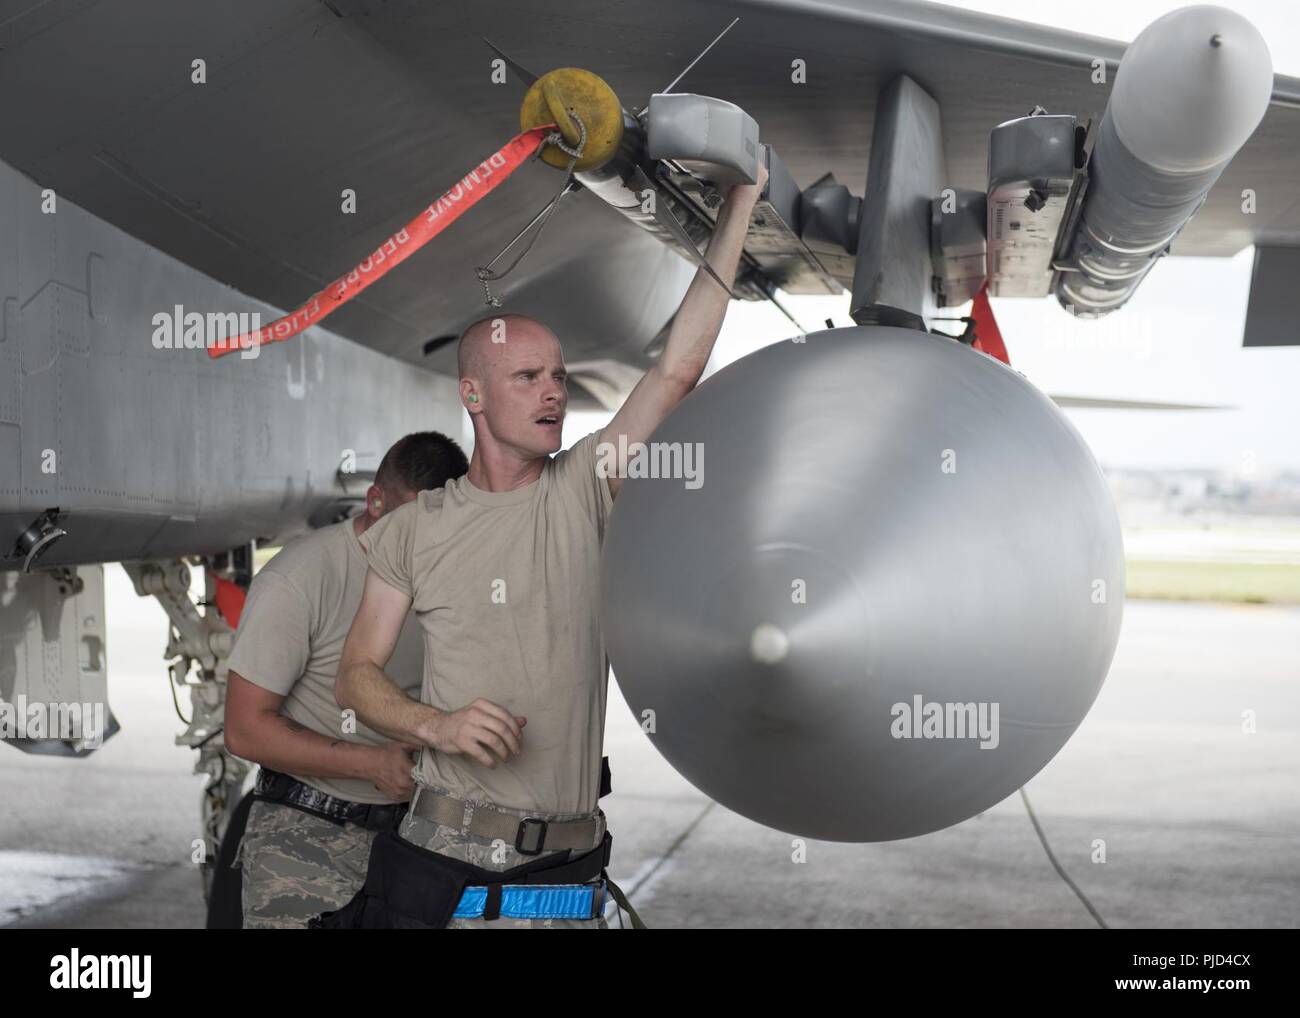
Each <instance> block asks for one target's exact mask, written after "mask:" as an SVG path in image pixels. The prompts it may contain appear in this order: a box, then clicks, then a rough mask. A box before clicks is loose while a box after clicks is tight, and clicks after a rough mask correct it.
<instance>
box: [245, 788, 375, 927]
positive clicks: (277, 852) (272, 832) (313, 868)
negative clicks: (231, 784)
mask: <svg viewBox="0 0 1300 1018" xmlns="http://www.w3.org/2000/svg"><path fill="white" fill-rule="evenodd" d="M376 833H377V832H375V831H368V830H366V829H365V828H364V827H361V826H360V825H358V824H349V823H345V824H336V823H333V822H331V821H329V820H324V819H321V818H320V817H315V816H312V815H311V814H310V813H304V812H303V811H302V810H300V809H294V808H293V807H292V806H285V805H282V804H280V803H274V802H262V801H258V802H255V803H253V808H252V810H250V811H249V814H248V826H247V828H245V830H244V840H243V842H242V843H241V844H240V846H239V856H238V862H237V864H238V865H239V866H240V867H241V868H242V870H243V884H244V892H243V893H244V929H249V930H252V929H263V930H270V929H279V930H284V929H289V930H294V929H297V930H301V929H305V928H306V926H307V920H308V919H311V918H312V917H314V916H316V915H319V914H320V913H321V912H332V911H333V910H335V909H338V908H342V907H343V906H344V905H346V904H347V903H348V902H349V901H351V900H352V897H353V895H355V894H356V893H357V892H358V891H359V890H361V885H362V884H364V883H365V881H366V866H367V864H368V863H369V861H370V843H371V842H372V841H373V840H374V837H375V834H376Z"/></svg>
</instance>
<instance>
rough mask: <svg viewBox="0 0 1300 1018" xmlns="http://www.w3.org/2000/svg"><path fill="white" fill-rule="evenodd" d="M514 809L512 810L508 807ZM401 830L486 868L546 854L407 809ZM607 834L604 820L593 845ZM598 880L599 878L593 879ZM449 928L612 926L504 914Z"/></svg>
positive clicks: (542, 816) (457, 922) (433, 849)
mask: <svg viewBox="0 0 1300 1018" xmlns="http://www.w3.org/2000/svg"><path fill="white" fill-rule="evenodd" d="M507 812H513V811H507ZM519 816H520V818H521V819H522V818H523V817H525V816H535V817H538V818H540V819H543V820H546V819H554V818H553V817H548V816H547V815H546V814H544V813H522V812H521V813H519ZM398 834H400V835H401V836H402V837H403V838H404V839H405V840H407V841H409V842H411V844H413V845H418V846H420V847H421V848H427V849H428V850H429V851H431V852H437V853H438V854H439V855H445V856H450V857H451V858H453V859H459V860H461V861H462V862H467V863H470V864H471V865H474V866H478V867H480V868H481V869H485V870H498V871H500V870H508V869H512V868H513V867H515V866H520V865H523V864H524V863H526V862H531V861H533V860H534V859H538V858H543V857H541V856H531V855H523V854H522V853H520V852H519V851H518V850H517V849H516V848H515V847H514V846H513V845H507V844H505V843H504V842H502V841H496V842H495V843H494V842H493V841H492V840H490V839H488V838H480V837H477V836H475V835H470V834H462V833H461V832H460V831H459V830H457V829H456V828H454V827H447V826H446V825H445V824H440V823H436V822H434V821H432V820H426V819H425V818H424V817H419V816H415V815H414V814H412V813H408V814H407V815H406V817H405V818H404V819H403V820H402V825H401V827H399V828H398ZM604 836H605V827H604V824H601V826H600V829H599V831H598V832H597V837H596V841H595V842H594V843H593V845H592V847H593V848H595V847H596V845H598V844H600V841H601V839H603V838H604ZM591 882H592V883H599V881H591ZM447 929H449V930H510V929H548V930H549V929H556V930H559V929H565V930H606V929H609V926H608V925H607V924H606V922H605V920H604V918H603V917H600V918H596V919H509V918H506V917H505V916H502V917H501V918H500V919H453V920H452V921H451V922H449V923H448V924H447Z"/></svg>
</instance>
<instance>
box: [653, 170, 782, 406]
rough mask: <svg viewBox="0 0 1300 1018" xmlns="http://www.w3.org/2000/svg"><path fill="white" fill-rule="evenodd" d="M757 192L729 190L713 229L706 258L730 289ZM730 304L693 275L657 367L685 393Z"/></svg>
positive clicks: (700, 275)
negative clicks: (729, 192)
mask: <svg viewBox="0 0 1300 1018" xmlns="http://www.w3.org/2000/svg"><path fill="white" fill-rule="evenodd" d="M758 193H759V189H758V188H757V187H753V186H745V185H741V186H738V187H736V188H733V189H732V193H731V194H730V196H728V198H727V201H726V202H725V203H724V204H723V206H722V208H721V209H720V210H719V212H718V219H717V222H716V223H715V224H714V228H713V237H712V238H711V239H710V240H709V249H708V252H707V253H706V255H705V258H706V259H707V260H708V263H709V264H710V265H711V266H712V267H713V271H714V272H716V273H717V274H718V277H719V278H720V279H721V280H722V281H723V282H724V283H726V284H727V285H728V286H730V285H731V283H732V282H733V281H734V280H735V278H736V267H737V266H738V265H739V264H740V254H741V251H742V250H743V249H744V246H745V236H746V233H747V232H748V230H749V217H750V215H751V214H752V213H753V211H754V203H755V202H756V201H757V200H758ZM730 299H731V297H730V294H728V293H727V291H725V290H723V289H722V287H720V286H719V285H718V282H717V280H716V279H714V278H713V277H712V276H710V275H709V274H708V272H706V271H705V270H704V269H703V268H700V269H698V270H696V273H695V278H694V279H693V280H692V281H691V285H690V288H689V289H688V290H687V291H686V296H685V297H684V298H683V299H682V305H681V307H680V308H679V309H678V311H677V316H676V317H675V318H674V319H673V325H672V328H671V329H670V330H669V333H668V342H667V343H666V344H665V345H664V352H663V355H662V356H661V357H660V358H659V361H658V363H657V367H658V369H659V370H660V371H662V372H663V373H664V374H665V375H667V376H668V377H670V378H674V379H680V380H681V381H682V382H683V383H685V384H686V385H687V388H688V389H689V388H692V387H694V385H695V383H696V382H698V381H699V378H700V375H701V374H703V373H704V366H705V365H706V364H707V363H708V361H709V355H710V354H711V353H712V352H713V344H714V343H715V342H716V341H717V338H718V333H719V332H720V331H721V330H722V320H723V318H724V317H725V316H726V314H727V302H728V301H729V300H730Z"/></svg>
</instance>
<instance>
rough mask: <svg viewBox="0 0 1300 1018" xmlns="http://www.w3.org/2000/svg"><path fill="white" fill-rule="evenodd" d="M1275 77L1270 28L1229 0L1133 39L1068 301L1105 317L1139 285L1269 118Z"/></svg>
mask: <svg viewBox="0 0 1300 1018" xmlns="http://www.w3.org/2000/svg"><path fill="white" fill-rule="evenodd" d="M1272 89H1273V67H1272V61H1271V59H1270V57H1269V52H1268V46H1267V44H1266V43H1265V42H1264V38H1263V36H1261V35H1260V33H1259V31H1258V30H1257V29H1256V28H1255V26H1254V25H1252V24H1251V23H1250V22H1249V21H1247V20H1246V19H1245V18H1243V17H1242V16H1241V15H1240V14H1237V13H1235V12H1233V11H1230V10H1227V9H1226V8H1223V7H1211V6H1196V7H1184V8H1181V9H1179V10H1176V11H1172V12H1170V13H1169V14H1166V15H1165V16H1164V17H1162V18H1159V19H1158V20H1156V21H1154V22H1152V23H1151V24H1150V25H1148V26H1147V28H1146V29H1145V30H1144V31H1143V32H1142V33H1141V34H1140V35H1139V36H1138V37H1137V38H1136V39H1135V40H1133V43H1132V44H1131V45H1130V46H1129V48H1128V50H1127V51H1125V53H1124V58H1123V60H1121V62H1120V65H1119V71H1118V73H1117V75H1116V78H1115V87H1114V90H1113V91H1112V93H1111V96H1110V102H1109V103H1108V104H1107V106H1106V112H1105V114H1104V116H1103V117H1102V120H1101V124H1100V126H1099V127H1098V129H1097V138H1096V143H1095V145H1094V147H1093V152H1092V156H1091V159H1090V160H1089V163H1088V186H1087V191H1086V193H1085V196H1084V199H1083V205H1082V210H1081V213H1080V215H1079V217H1078V220H1077V226H1076V228H1075V230H1074V231H1073V235H1072V236H1071V237H1069V238H1068V240H1067V244H1066V246H1065V247H1064V250H1063V258H1062V259H1061V260H1060V261H1058V263H1057V264H1056V266H1055V268H1056V269H1057V270H1058V273H1059V274H1058V278H1057V282H1056V295H1057V299H1058V300H1059V301H1060V302H1061V304H1062V305H1063V306H1064V307H1065V308H1066V309H1067V310H1069V311H1071V312H1072V313H1073V314H1076V315H1079V316H1082V317H1097V316H1100V315H1104V314H1107V313H1108V312H1110V311H1113V310H1114V309H1115V308H1117V307H1119V306H1120V305H1122V304H1123V303H1125V301H1127V300H1128V299H1129V297H1131V296H1132V294H1133V291H1134V290H1135V289H1136V288H1137V286H1138V284H1139V283H1140V282H1141V281H1142V279H1143V277H1144V276H1145V275H1146V274H1147V272H1148V271H1149V270H1150V269H1151V266H1152V265H1153V264H1154V263H1155V260H1156V259H1157V258H1159V257H1160V256H1161V255H1163V254H1164V253H1166V252H1167V251H1168V250H1169V247H1170V245H1171V244H1172V242H1173V240H1174V238H1175V237H1176V236H1177V235H1178V233H1179V231H1180V230H1182V228H1183V226H1184V225H1186V223H1187V222H1188V220H1190V219H1191V218H1192V216H1193V215H1194V214H1195V213H1196V211H1197V210H1198V209H1199V208H1200V207H1201V205H1202V204H1203V203H1204V201H1205V197H1206V195H1207V194H1208V193H1209V191H1210V188H1211V187H1213V186H1214V183H1215V181H1217V180H1218V179H1219V176H1220V174H1222V173H1223V171H1224V169H1225V168H1226V167H1227V165H1228V163H1229V162H1230V161H1231V160H1232V158H1233V156H1235V155H1236V154H1237V152H1238V151H1239V150H1240V149H1241V147H1242V145H1244V144H1245V143H1246V140H1247V139H1248V138H1249V137H1250V136H1251V134H1252V133H1253V132H1254V130H1255V128H1256V127H1257V126H1258V125H1259V122H1260V121H1261V120H1262V119H1263V117H1264V113H1265V111H1266V110H1267V108H1268V103H1269V98H1270V96H1271V94H1272Z"/></svg>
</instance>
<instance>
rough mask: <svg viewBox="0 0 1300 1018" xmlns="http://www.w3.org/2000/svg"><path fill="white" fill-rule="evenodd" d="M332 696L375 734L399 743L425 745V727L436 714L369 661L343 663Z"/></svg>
mask: <svg viewBox="0 0 1300 1018" xmlns="http://www.w3.org/2000/svg"><path fill="white" fill-rule="evenodd" d="M335 695H336V697H337V699H338V702H339V706H341V707H350V708H352V709H353V710H355V711H356V712H357V717H358V718H360V719H361V720H362V721H364V722H365V723H366V724H367V725H369V726H370V727H371V728H373V729H374V730H375V731H377V732H383V734H385V735H387V736H388V737H389V738H391V739H397V740H399V741H401V742H410V743H417V744H427V738H426V737H427V735H428V725H429V723H430V722H431V721H433V720H434V719H435V718H437V717H438V715H439V713H440V712H439V711H437V710H435V709H434V708H433V707H430V706H429V705H428V704H423V703H420V702H419V701H418V700H412V699H411V698H410V697H409V696H407V695H406V694H405V693H404V692H402V689H401V687H400V686H398V685H397V683H396V682H394V681H393V680H392V678H391V677H390V676H389V675H388V673H387V672H385V671H384V670H383V669H382V668H380V667H379V666H378V665H376V664H374V663H373V662H371V661H358V662H355V663H352V664H345V665H344V666H343V668H341V669H340V670H339V677H338V683H337V685H336V687H335Z"/></svg>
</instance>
